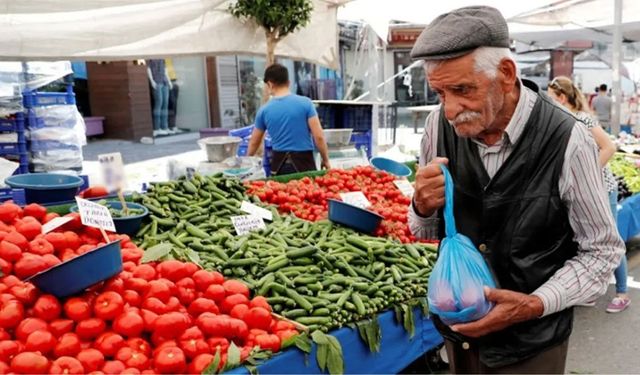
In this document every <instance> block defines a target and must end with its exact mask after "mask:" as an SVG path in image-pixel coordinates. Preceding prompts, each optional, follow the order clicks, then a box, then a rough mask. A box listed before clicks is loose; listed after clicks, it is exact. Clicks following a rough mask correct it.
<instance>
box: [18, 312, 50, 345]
mask: <svg viewBox="0 0 640 375" xmlns="http://www.w3.org/2000/svg"><path fill="white" fill-rule="evenodd" d="M46 330H47V322H45V321H44V320H42V319H38V318H26V319H24V320H23V321H21V322H20V324H18V327H17V328H16V337H17V338H18V340H20V341H23V342H24V341H26V340H27V337H29V335H30V334H32V333H33V332H35V331H46Z"/></svg>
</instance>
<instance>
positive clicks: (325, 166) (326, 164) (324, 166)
mask: <svg viewBox="0 0 640 375" xmlns="http://www.w3.org/2000/svg"><path fill="white" fill-rule="evenodd" d="M320 168H321V169H327V170H329V169H331V163H329V160H323V161H322V162H320Z"/></svg>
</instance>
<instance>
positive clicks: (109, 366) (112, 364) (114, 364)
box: [102, 361, 126, 374]
mask: <svg viewBox="0 0 640 375" xmlns="http://www.w3.org/2000/svg"><path fill="white" fill-rule="evenodd" d="M125 369H126V366H125V365H124V363H122V362H121V361H107V362H105V363H104V366H102V372H104V373H105V374H122V372H123V371H124V370H125Z"/></svg>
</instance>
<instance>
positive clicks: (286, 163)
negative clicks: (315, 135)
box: [271, 150, 317, 175]
mask: <svg viewBox="0 0 640 375" xmlns="http://www.w3.org/2000/svg"><path fill="white" fill-rule="evenodd" d="M315 170H317V168H316V162H315V160H314V159H313V152H312V151H275V150H274V151H273V152H272V154H271V174H273V175H284V174H292V173H300V172H308V171H315Z"/></svg>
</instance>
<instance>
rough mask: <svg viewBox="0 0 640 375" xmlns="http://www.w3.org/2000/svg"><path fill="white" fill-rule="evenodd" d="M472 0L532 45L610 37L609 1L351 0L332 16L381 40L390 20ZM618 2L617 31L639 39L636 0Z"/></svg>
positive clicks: (424, 16) (422, 20)
mask: <svg viewBox="0 0 640 375" xmlns="http://www.w3.org/2000/svg"><path fill="white" fill-rule="evenodd" d="M374 2H375V6H372V5H374ZM478 3H482V4H484V5H489V6H493V7H495V8H497V9H499V10H500V11H501V12H502V14H503V15H504V16H505V18H507V21H508V22H509V30H510V33H511V36H512V38H514V39H516V40H518V41H521V42H524V43H527V44H531V45H535V46H536V47H537V48H553V47H555V46H558V45H560V44H563V43H564V42H565V41H567V40H593V41H600V42H610V41H611V39H612V34H613V31H612V30H613V26H612V25H613V0H529V1H513V0H485V1H477V0H448V1H441V2H435V1H424V0H394V1H379V0H354V1H353V2H350V3H348V4H346V5H345V6H343V7H341V8H340V10H339V11H338V19H344V20H350V21H364V22H366V23H367V24H369V25H371V26H372V27H373V29H374V30H375V31H376V33H377V34H378V35H379V36H380V37H381V38H382V40H386V39H387V33H388V28H389V24H390V22H391V21H401V22H407V23H414V24H428V23H430V22H431V21H432V20H433V19H434V18H436V17H437V16H438V15H440V14H442V13H445V12H448V11H451V10H453V9H456V8H460V7H464V6H471V5H478ZM623 4H624V8H623V13H622V14H623V25H622V28H623V35H624V37H625V38H626V39H627V40H628V41H636V40H637V41H640V1H638V0H625V1H624V3H623Z"/></svg>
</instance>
